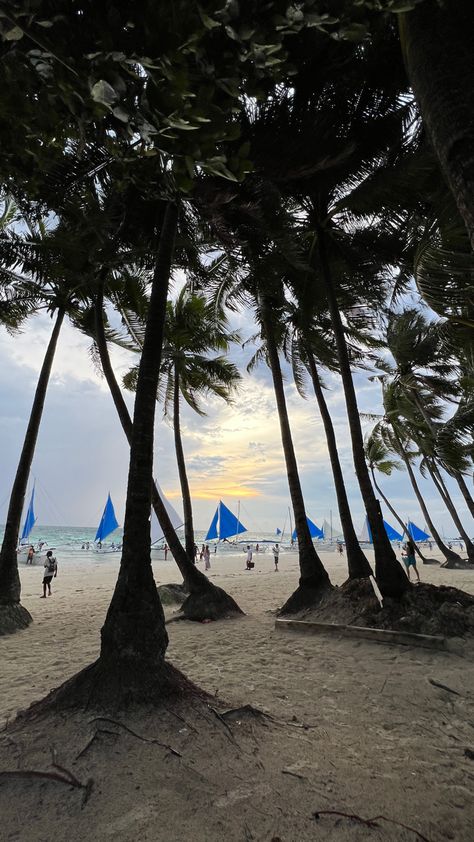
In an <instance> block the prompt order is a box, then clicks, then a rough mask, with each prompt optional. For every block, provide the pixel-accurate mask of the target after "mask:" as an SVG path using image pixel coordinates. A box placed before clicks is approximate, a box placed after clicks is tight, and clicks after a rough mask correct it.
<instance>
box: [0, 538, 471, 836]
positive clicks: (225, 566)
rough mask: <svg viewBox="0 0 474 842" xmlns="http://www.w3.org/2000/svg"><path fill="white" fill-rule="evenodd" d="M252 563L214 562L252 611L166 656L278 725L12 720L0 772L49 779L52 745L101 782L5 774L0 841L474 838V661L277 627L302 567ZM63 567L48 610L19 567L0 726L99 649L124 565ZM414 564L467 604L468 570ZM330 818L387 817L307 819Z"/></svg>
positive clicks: (340, 560)
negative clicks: (22, 624)
mask: <svg viewBox="0 0 474 842" xmlns="http://www.w3.org/2000/svg"><path fill="white" fill-rule="evenodd" d="M433 555H434V553H433ZM369 556H370V554H369ZM254 559H255V561H256V565H255V569H254V570H253V571H250V572H249V571H245V570H244V567H245V556H244V554H243V553H242V557H241V558H240V557H235V556H228V557H227V556H225V555H221V556H215V557H212V558H211V565H212V568H211V571H210V575H211V577H212V578H213V580H214V581H215V582H216V584H219V585H220V586H221V587H223V588H225V589H226V590H227V591H228V592H229V593H230V594H232V596H234V598H235V599H236V600H237V602H238V603H239V605H240V606H241V608H242V609H243V610H244V611H245V612H246V616H245V617H243V618H241V619H234V620H226V621H219V622H217V623H205V624H199V623H189V622H172V623H169V624H168V633H169V637H170V645H169V649H168V658H169V660H170V661H171V662H172V663H173V664H174V665H175V666H177V667H178V668H180V669H182V670H183V671H184V672H185V674H186V675H187V676H188V677H189V678H191V679H192V680H193V681H194V682H196V684H198V685H200V686H201V687H203V688H204V689H205V690H207V691H208V692H210V693H212V694H215V695H216V696H217V698H218V699H220V700H223V701H224V702H225V704H226V706H227V707H229V708H238V707H241V706H243V705H246V704H251V705H253V706H254V707H255V708H258V709H259V710H261V711H263V712H265V713H266V714H268V715H269V717H271V718H266V719H265V718H264V719H263V720H260V719H259V718H255V717H254V716H251V715H250V716H248V717H247V716H245V714H244V713H243V714H242V715H241V716H239V715H238V716H237V719H236V721H233V722H232V726H231V728H229V726H228V725H225V724H223V723H222V722H221V721H220V720H219V719H218V718H217V717H213V716H212V715H211V717H210V721H207V719H206V721H205V722H204V720H203V719H202V715H201V714H200V713H196V715H195V716H194V717H193V715H192V711H191V712H190V711H186V709H185V708H183V709H180V710H175V711H170V712H169V715H168V714H166V715H163V716H161V717H158V716H157V715H156V714H155V713H153V712H151V711H144V712H142V713H140V714H138V713H136V714H135V713H133V714H130V715H126V718H125V722H124V719H123V717H122V718H120V723H117V722H116V723H115V724H112V725H110V723H109V725H108V726H106V725H103V728H102V729H101V731H100V734H99V735H98V736H97V734H96V737H97V738H95V737H94V733H95V732H94V728H95V727H96V726H95V725H92V724H91V719H92V715H90V714H88V713H87V712H86V713H84V714H81V715H79V714H78V715H76V714H75V715H74V716H71V717H70V718H68V717H64V716H58V717H57V719H56V720H55V723H54V727H52V728H51V727H50V726H49V727H48V729H47V730H46V732H45V729H44V728H43V727H42V726H41V723H40V722H38V723H37V724H36V725H34V724H29V725H28V726H27V728H26V729H25V730H24V731H22V730H21V729H20V730H17V728H16V726H9V727H8V728H7V730H6V731H4V732H3V733H2V734H1V735H0V737H1V739H0V756H1V760H0V772H1V771H2V770H5V769H9V770H12V769H23V770H24V769H51V763H52V759H51V758H52V755H51V750H52V749H54V750H55V751H56V755H54V756H55V757H56V763H57V764H59V765H61V766H64V767H65V768H68V769H70V770H72V771H74V774H75V775H76V776H77V778H78V779H79V780H81V781H83V780H87V779H88V778H92V779H93V780H94V784H93V789H92V793H91V796H90V799H89V800H88V801H87V804H85V805H82V803H81V798H80V795H78V793H77V791H76V790H74V789H72V788H71V787H66V786H64V784H60V783H58V782H55V781H46V780H44V781H40V782H37V781H35V780H26V779H25V780H24V779H14V780H13V779H8V780H2V779H1V777H0V815H2V817H3V818H2V831H1V832H0V835H1V834H2V833H3V835H2V837H1V838H2V839H8V840H21V842H39V840H44V842H46V840H49V839H53V838H54V839H56V840H70V841H71V842H73V841H74V840H79V839H81V840H84V839H87V840H91V842H95V840H97V842H99V840H103V839H109V838H112V837H114V839H115V840H117V842H132V840H134V841H135V840H139V839H140V840H150V842H151V840H159V841H160V840H163V842H165V840H166V842H181V840H187V839H193V840H198V842H200V841H201V840H203V842H214V840H215V842H217V840H223V839H226V840H228V841H229V842H230V840H242V841H243V842H247V841H248V840H255V842H260V840H265V842H267V840H268V842H271V841H272V840H273V842H278V841H279V842H300V840H303V842H304V840H309V839H311V840H312V839H323V840H351V841H352V840H366V839H367V840H407V842H408V841H409V840H415V839H417V838H418V839H420V838H421V839H427V840H429V841H430V842H440V840H444V839H452V840H458V842H464V840H465V841H466V842H468V840H472V839H473V838H474V803H473V798H472V791H473V781H474V694H473V691H474V659H473V657H472V655H471V654H470V652H469V650H468V648H467V647H464V649H460V650H459V651H458V652H456V653H452V652H439V651H430V650H426V649H422V648H418V647H412V646H391V645H383V644H378V643H373V642H370V641H364V640H359V641H353V640H348V639H338V638H333V637H327V636H323V635H316V636H312V635H299V634H297V633H295V632H282V631H277V630H275V628H274V622H275V615H274V613H273V612H274V611H275V609H276V608H278V606H280V605H281V604H282V603H283V601H284V600H285V599H286V598H287V597H288V596H289V594H290V593H291V592H292V591H293V590H294V588H295V586H296V584H297V579H298V563H297V556H296V554H294V553H285V554H284V553H282V554H281V556H280V571H279V572H278V573H275V572H274V571H273V557H272V555H271V553H270V552H267V553H265V554H262V555H255V556H254ZM322 560H323V562H324V564H325V566H326V567H327V569H328V571H329V573H330V576H331V579H332V581H333V583H335V584H341V583H342V582H343V581H344V579H345V578H346V569H345V558H344V556H343V557H340V556H338V555H336V553H335V552H326V553H323V554H322ZM58 561H59V575H58V578H57V579H55V580H53V591H54V592H53V596H51V597H49V598H47V599H40V598H39V597H40V595H41V579H42V572H41V569H40V568H39V567H28V568H27V567H25V566H22V568H21V578H22V587H23V594H22V601H23V603H24V605H25V606H26V607H27V608H28V610H29V611H30V612H31V613H32V615H33V617H34V623H33V624H32V625H31V626H30V627H29V628H28V629H26V630H25V631H23V632H20V633H17V634H15V635H11V636H8V637H4V638H0V658H1V664H2V668H1V672H0V723H2V724H4V723H5V722H6V720H8V719H9V720H11V719H13V717H14V716H15V714H16V712H17V711H18V710H19V709H22V708H26V707H27V706H28V705H29V704H30V703H31V702H33V701H35V700H37V699H39V698H41V697H42V696H44V695H45V694H46V693H47V692H48V691H49V690H50V689H51V688H53V687H55V686H57V685H58V684H60V683H62V682H63V681H64V680H65V679H67V678H68V677H70V676H71V675H73V674H74V673H75V672H76V671H78V670H79V669H81V668H82V667H84V666H85V665H87V664H88V663H90V662H92V661H93V660H94V659H95V658H96V657H97V655H98V651H99V635H100V628H101V625H102V623H103V620H104V616H105V612H106V610H107V606H108V603H109V600H110V597H111V594H112V590H113V587H114V583H115V578H116V573H117V564H118V557H116V556H113V557H111V558H107V557H101V558H100V560H98V561H95V560H94V561H86V560H85V559H84V560H83V561H82V560H81V561H80V562H79V563H78V562H77V560H76V561H75V562H73V561H72V560H70V559H61V558H60V557H59V558H58ZM419 569H420V573H421V576H422V579H424V580H426V581H431V582H433V583H435V584H448V585H454V586H456V587H458V588H462V589H465V590H467V591H469V592H471V593H474V571H457V570H454V571H450V570H444V569H441V568H439V567H437V566H432V565H429V566H421V565H420V568H419ZM154 570H155V576H156V579H157V581H158V582H159V583H166V582H179V581H180V576H179V573H178V571H177V568H176V567H175V565H174V563H173V561H172V560H168V561H167V562H166V563H165V562H159V563H156V564H155V565H154ZM172 613H173V611H172V609H170V608H167V609H166V614H167V616H168V617H170V616H171V615H172ZM439 685H444V687H445V688H449V689H444V688H443V687H440V686H439ZM123 724H126V725H127V727H128V728H131V729H132V730H133V731H134V732H135V733H136V734H138V735H142V736H143V735H145V736H146V737H147V738H148V739H150V738H154V739H158V740H159V741H161V742H163V743H166V744H167V745H171V746H174V747H175V748H177V749H179V751H180V752H181V753H182V758H181V759H179V758H177V756H173V755H172V754H170V753H169V752H167V751H165V750H164V749H162V748H160V747H159V746H157V745H156V744H154V743H153V744H151V743H149V742H148V743H146V742H143V741H140V740H138V739H136V738H135V737H133V735H130V733H129V732H127V731H126V730H124V729H123V727H122V726H123ZM91 737H94V740H93V742H92V743H91V745H90V747H88V748H87V750H86V751H85V752H84V753H83V754H82V755H81V756H80V757H78V755H79V753H80V752H81V749H83V748H84V746H86V745H87V744H88V740H90V739H91ZM466 750H467V751H466ZM470 752H472V754H470ZM323 810H328V811H331V810H333V811H338V812H342V813H346V814H351V815H354V814H356V815H357V816H359V817H362V818H364V819H368V818H371V817H374V816H380V815H383V816H385V817H386V818H387V819H390V820H392V821H385V820H384V819H382V820H379V821H378V822H377V826H368V825H367V824H363V823H361V822H359V821H356V820H354V819H348V818H341V817H340V816H337V815H321V817H320V818H319V820H316V819H315V818H314V815H313V814H314V813H315V812H317V811H323ZM393 822H395V823H393ZM397 822H398V823H399V824H397ZM401 824H402V825H406V826H408V828H411V829H407V828H404V827H402V826H401ZM415 831H416V832H417V833H415ZM417 834H418V835H417Z"/></svg>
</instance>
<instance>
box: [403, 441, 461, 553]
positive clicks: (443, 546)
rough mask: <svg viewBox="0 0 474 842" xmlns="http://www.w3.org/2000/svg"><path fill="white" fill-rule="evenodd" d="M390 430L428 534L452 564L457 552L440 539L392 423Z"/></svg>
mask: <svg viewBox="0 0 474 842" xmlns="http://www.w3.org/2000/svg"><path fill="white" fill-rule="evenodd" d="M392 430H393V433H394V436H395V440H396V442H397V445H398V452H399V453H400V456H401V457H402V459H403V461H404V463H405V467H406V469H407V471H408V476H409V477H410V482H411V484H412V487H413V491H414V492H415V496H416V499H417V500H418V503H419V506H420V509H421V511H422V512H423V516H424V518H425V521H426V523H427V524H428V529H429V530H430V534H431V535H432V536H433V538H434V540H435V541H436V544H437V546H438V548H439V549H440V550H441V552H442V553H443V555H444V557H445V559H446V561H447V562H448V563H449V564H454V562H456V561H461V559H460V557H459V556H458V554H457V553H454V552H453V551H452V550H450V549H449V547H447V546H446V544H445V543H444V541H443V540H442V538H441V536H440V534H439V532H438V530H437V529H436V527H435V525H434V523H433V521H432V520H431V517H430V514H429V512H428V509H427V508H426V503H425V501H424V499H423V497H422V494H421V491H420V489H419V487H418V483H417V481H416V479H415V474H414V472H413V468H412V466H411V463H410V460H409V458H408V456H407V454H406V452H405V448H404V447H403V444H402V442H401V439H400V436H399V435H398V433H397V431H396V429H395V427H394V426H393V425H392Z"/></svg>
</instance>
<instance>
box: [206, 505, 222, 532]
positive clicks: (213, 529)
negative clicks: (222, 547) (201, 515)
mask: <svg viewBox="0 0 474 842" xmlns="http://www.w3.org/2000/svg"><path fill="white" fill-rule="evenodd" d="M218 517H219V506H218V507H217V509H216V512H215V515H214V517H213V518H212V521H211V525H210V527H209V529H208V532H207V535H206V537H205V538H204V540H205V541H212V539H213V538H218V537H219V536H218V534H217V518H218Z"/></svg>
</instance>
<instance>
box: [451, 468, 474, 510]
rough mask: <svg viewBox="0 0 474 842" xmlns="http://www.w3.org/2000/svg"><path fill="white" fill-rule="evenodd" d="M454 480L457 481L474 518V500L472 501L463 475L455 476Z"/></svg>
mask: <svg viewBox="0 0 474 842" xmlns="http://www.w3.org/2000/svg"><path fill="white" fill-rule="evenodd" d="M454 479H455V480H456V482H457V484H458V487H459V490H460V492H461V494H462V496H463V497H464V500H465V501H466V505H467V508H468V509H469V511H470V513H471V515H472V517H474V500H473V499H472V496H471V494H470V493H469V489H468V487H467V485H466V481H465V479H464V477H463V476H462V475H461V474H455V475H454Z"/></svg>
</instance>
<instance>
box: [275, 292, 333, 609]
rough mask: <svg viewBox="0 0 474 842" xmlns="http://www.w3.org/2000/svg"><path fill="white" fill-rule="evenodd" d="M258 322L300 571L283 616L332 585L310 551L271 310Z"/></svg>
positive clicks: (315, 556)
mask: <svg viewBox="0 0 474 842" xmlns="http://www.w3.org/2000/svg"><path fill="white" fill-rule="evenodd" d="M262 323H263V329H264V332H265V339H266V344H267V350H268V358H269V362H270V370H271V373H272V380H273V388H274V391H275V398H276V404H277V409H278V420H279V422H280V430H281V440H282V445H283V453H284V456H285V463H286V471H287V475H288V485H289V489H290V497H291V503H292V506H293V514H294V518H295V529H296V535H297V538H298V554H299V565H300V572H301V577H300V581H299V586H298V588H297V590H296V591H295V592H294V593H293V594H292V596H290V598H289V599H288V600H287V602H286V603H285V605H284V606H283V608H282V609H281V611H282V613H283V614H285V613H290V612H293V611H298V610H299V609H300V608H303V607H304V606H306V605H311V604H315V603H317V602H318V601H319V600H320V599H321V596H322V595H323V594H324V593H325V592H326V591H327V590H329V589H330V588H331V587H332V585H331V582H330V580H329V576H328V574H327V572H326V570H325V568H324V565H323V563H322V561H321V559H320V558H319V556H318V554H317V552H316V550H315V548H314V544H313V541H312V539H311V535H310V533H309V528H308V522H307V520H306V511H305V507H304V501H303V493H302V491H301V485H300V479H299V475H298V466H297V464H296V456H295V451H294V447H293V440H292V437H291V430H290V422H289V419H288V411H287V408H286V400H285V391H284V388H283V377H282V373H281V367H280V360H279V357H278V349H277V346H276V342H275V338H274V335H273V326H272V320H271V311H270V308H269V306H268V305H267V304H266V303H264V304H263V306H262Z"/></svg>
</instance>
